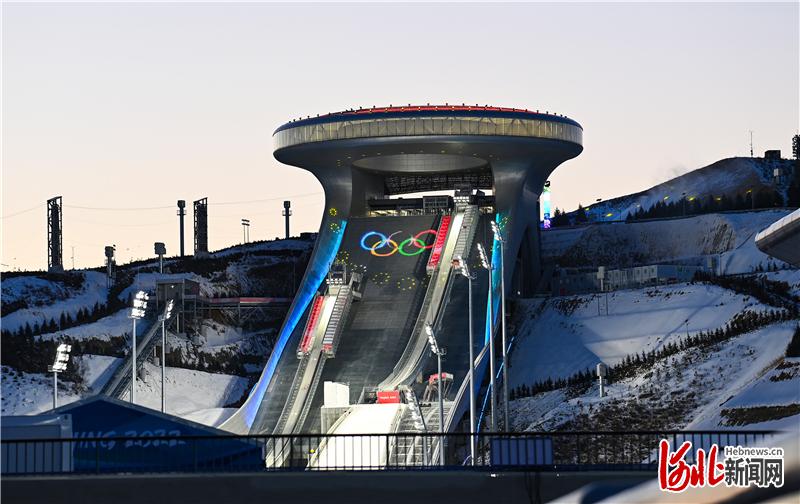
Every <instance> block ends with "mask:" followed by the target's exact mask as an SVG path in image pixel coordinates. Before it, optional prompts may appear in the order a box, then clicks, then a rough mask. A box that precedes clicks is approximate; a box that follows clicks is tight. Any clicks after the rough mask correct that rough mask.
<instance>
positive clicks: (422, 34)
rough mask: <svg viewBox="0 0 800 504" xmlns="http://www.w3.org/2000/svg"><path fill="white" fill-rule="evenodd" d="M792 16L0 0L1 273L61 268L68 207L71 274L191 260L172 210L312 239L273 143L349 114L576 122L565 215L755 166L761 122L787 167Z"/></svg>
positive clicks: (313, 220)
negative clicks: (418, 107) (392, 111)
mask: <svg viewBox="0 0 800 504" xmlns="http://www.w3.org/2000/svg"><path fill="white" fill-rule="evenodd" d="M798 15H799V10H798V3H783V4H763V3H761V4H741V3H737V4H720V3H717V4H704V5H695V4H677V3H676V4H630V3H627V4H557V5H553V4H509V5H482V4H437V5H426V4H324V5H319V4H296V5H284V4H267V3H264V4H257V3H247V4H236V5H232V4H153V3H149V4H144V3H140V4H112V3H106V4H103V3H92V4H74V5H70V4H12V3H4V4H3V6H2V58H3V59H2V100H3V101H2V142H3V143H2V169H3V172H2V183H3V187H2V212H3V220H2V260H1V261H0V262H1V263H2V264H3V266H2V269H3V270H8V269H15V268H23V269H43V268H45V267H46V264H47V249H46V244H47V235H46V220H45V207H44V202H45V200H46V199H47V198H49V197H52V196H55V195H61V196H63V197H64V205H65V207H66V208H65V211H64V257H65V261H64V263H65V266H66V267H67V268H69V267H71V265H72V261H71V256H72V247H74V249H75V266H76V267H87V266H97V265H100V264H102V262H103V246H104V245H107V244H116V245H117V250H118V261H121V262H127V261H128V260H130V259H131V258H143V257H148V256H151V255H152V252H153V248H152V247H153V242H154V241H164V242H165V243H166V245H167V252H168V253H169V255H173V254H175V253H177V249H178V222H177V217H176V216H175V201H176V200H177V199H185V200H187V201H188V202H189V205H191V201H192V200H194V199H198V198H201V197H208V199H209V203H210V204H211V207H210V208H209V219H210V225H209V241H210V247H211V248H212V249H218V248H221V247H224V246H228V245H231V244H235V243H238V242H240V241H241V237H242V231H241V226H240V219H241V218H242V217H245V218H249V219H250V220H251V222H252V227H251V238H252V239H254V240H255V239H266V238H273V237H275V236H279V235H282V234H283V221H282V218H281V215H280V213H281V201H282V200H283V199H284V198H289V197H291V198H290V199H292V200H293V206H294V217H293V219H294V220H293V231H314V230H316V228H317V225H318V224H319V220H320V216H321V211H322V203H323V199H322V193H321V187H320V185H319V184H318V183H317V182H316V180H315V179H314V178H313V177H312V176H311V175H310V174H308V173H306V172H304V171H302V170H300V169H297V168H293V167H289V166H282V165H280V164H279V163H278V162H277V161H275V159H274V158H273V157H272V138H271V136H272V132H273V131H274V130H275V128H276V127H278V126H279V125H281V124H282V123H284V122H286V121H287V120H289V119H292V118H296V117H299V116H306V115H316V114H317V113H325V112H329V111H337V110H342V109H347V108H351V107H359V106H373V105H376V106H381V105H388V104H394V105H397V104H405V103H414V104H419V103H423V104H424V103H445V102H448V103H462V102H464V103H480V104H491V105H499V106H510V107H519V108H529V109H541V110H549V111H555V112H558V113H561V114H565V115H567V116H569V117H572V118H574V119H576V120H577V121H578V122H580V123H581V125H583V127H584V152H583V154H581V155H580V156H579V157H578V158H576V159H574V160H572V161H568V162H567V163H565V164H563V165H562V166H561V167H559V168H558V169H557V170H556V172H555V173H554V174H553V175H552V176H551V179H550V180H551V181H552V191H553V192H552V201H553V206H554V207H555V206H557V207H560V208H567V209H573V208H575V207H576V206H577V204H578V203H579V202H580V203H584V204H587V203H590V202H592V201H594V199H595V198H604V199H605V198H610V197H613V196H617V195H622V194H626V193H629V192H634V191H638V190H642V189H645V188H647V187H650V186H651V185H653V184H655V183H658V182H661V181H664V180H666V179H668V178H671V177H672V176H675V175H677V174H679V173H683V172H685V171H688V170H690V169H694V168H698V167H700V166H704V165H706V164H709V163H711V162H713V161H716V160H718V159H721V158H725V157H730V156H737V155H747V154H748V152H749V138H750V137H749V130H752V131H753V132H754V133H753V137H754V146H755V150H756V152H757V153H762V154H763V151H764V150H765V149H773V148H775V149H781V150H782V151H783V152H784V155H785V156H788V155H789V154H790V150H791V136H792V135H793V134H795V133H796V132H797V129H798V122H799V120H798V108H800V105H799V104H798V88H800V85H799V82H798V57H799V56H800V49H799V48H798V39H799V37H800V33H798V26H799V25H800V19H799V18H798ZM253 200H257V201H256V202H253ZM265 200H266V201H265ZM223 202H225V203H231V204H225V205H222V204H218V203H223ZM236 202H250V203H236ZM81 207H83V208H81ZM87 207H88V208H87ZM31 208H34V209H33V210H30V211H27V212H23V211H25V210H28V209H31ZM19 212H23V213H19ZM187 217H188V220H187V224H189V225H188V226H187V227H188V228H189V229H190V228H191V224H190V223H191V220H190V219H191V212H189V215H188V216H187ZM187 238H188V240H189V243H191V238H192V235H191V232H187ZM187 249H188V250H191V245H189V246H188V247H187Z"/></svg>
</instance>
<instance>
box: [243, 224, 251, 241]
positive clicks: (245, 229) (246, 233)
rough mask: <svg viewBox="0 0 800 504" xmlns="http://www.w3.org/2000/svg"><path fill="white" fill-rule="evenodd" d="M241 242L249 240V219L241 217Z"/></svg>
mask: <svg viewBox="0 0 800 504" xmlns="http://www.w3.org/2000/svg"><path fill="white" fill-rule="evenodd" d="M242 242H243V243H249V242H250V219H242Z"/></svg>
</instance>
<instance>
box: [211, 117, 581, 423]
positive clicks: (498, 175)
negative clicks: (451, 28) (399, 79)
mask: <svg viewBox="0 0 800 504" xmlns="http://www.w3.org/2000/svg"><path fill="white" fill-rule="evenodd" d="M582 137H583V128H582V127H581V126H580V124H578V123H577V122H576V121H574V120H572V119H569V118H567V117H564V116H561V115H556V114H550V113H541V112H538V111H537V112H533V111H529V110H522V109H513V108H499V107H489V106H463V105H462V106H451V105H443V106H429V105H426V106H403V107H392V106H390V107H386V108H371V109H358V110H348V111H343V112H337V113H331V114H327V115H324V116H318V117H313V118H307V119H300V120H295V121H292V122H289V123H286V124H284V125H282V126H280V127H279V128H278V129H277V130H276V131H275V133H274V134H273V140H274V146H275V151H274V156H275V158H276V159H277V160H278V161H280V162H282V163H285V164H289V165H292V166H296V167H299V168H302V169H304V170H308V171H310V172H311V173H313V174H314V176H315V177H316V178H317V179H318V180H319V181H320V183H321V184H322V187H323V189H324V191H325V213H324V215H323V219H322V224H321V226H320V230H319V235H318V239H317V243H316V246H315V249H314V252H313V254H312V256H311V260H310V263H309V266H308V269H307V271H306V273H305V276H304V278H303V283H302V286H301V288H300V290H299V291H298V293H297V296H296V298H295V300H294V302H293V304H292V307H291V308H290V310H289V313H288V315H287V319H286V321H285V322H284V326H283V327H282V329H281V332H280V334H279V337H278V341H277V342H276V346H275V351H274V352H273V355H272V357H271V358H270V360H269V362H268V363H267V366H266V367H265V369H264V372H263V374H262V376H261V380H260V381H259V383H258V384H257V385H256V386H255V387H254V389H253V390H252V392H251V394H250V397H249V398H248V400H247V401H246V403H245V404H244V406H243V407H242V408H241V409H240V410H239V411H238V412H237V413H236V414H235V415H234V416H233V417H232V418H231V419H230V420H229V421H228V422H226V425H225V426H224V427H225V428H228V429H229V430H233V431H239V432H246V431H248V430H250V429H251V428H252V429H255V428H256V427H255V426H253V421H254V418H255V415H256V410H257V409H258V406H259V404H260V402H261V399H262V398H263V396H264V394H265V393H268V389H270V381H271V380H272V379H273V375H274V374H276V373H275V371H276V367H277V366H278V359H279V358H280V352H282V350H283V346H285V344H286V341H287V340H288V338H289V337H290V336H291V334H292V332H293V331H294V330H295V327H296V326H297V325H298V323H299V322H300V320H301V318H302V316H303V313H304V312H305V311H306V309H307V307H308V305H309V303H310V300H311V298H312V297H313V295H314V293H315V292H316V290H317V288H318V287H319V285H320V284H321V283H322V282H323V280H324V278H325V275H326V274H327V272H328V268H329V266H330V264H331V263H332V261H333V259H334V257H335V256H336V253H337V250H338V249H339V246H340V244H341V242H342V236H343V234H344V232H345V228H346V226H347V223H348V220H350V219H353V218H357V217H366V216H368V215H369V210H370V201H375V200H380V199H384V198H386V197H388V196H392V195H397V194H407V193H420V192H426V191H442V190H453V189H457V188H464V187H469V188H471V189H482V190H489V191H492V193H493V197H494V210H495V216H494V219H495V221H496V222H498V224H499V225H500V229H501V230H502V232H503V234H504V239H505V242H506V245H505V246H504V255H505V257H504V259H505V274H506V279H505V280H506V282H505V284H506V286H508V287H507V290H509V291H510V292H514V293H515V294H516V293H517V292H519V293H520V294H521V295H523V296H525V295H527V294H531V293H533V291H534V289H535V287H536V284H537V282H538V280H539V277H540V275H541V273H540V271H541V269H540V252H539V251H540V246H539V195H540V194H541V192H542V189H543V186H544V183H545V181H546V179H547V177H548V176H549V175H550V173H551V172H552V171H553V170H554V169H555V168H556V167H557V166H558V165H560V164H561V163H563V162H564V161H566V160H568V159H571V158H574V157H576V156H577V155H578V154H580V153H581V151H582V150H583V147H582ZM497 256H499V254H494V257H493V262H499V259H498V258H497ZM499 284H500V281H499V273H498V274H496V278H493V279H492V286H493V289H495V290H499ZM495 299H497V297H496V298H495ZM276 352H277V353H278V355H277V356H276V355H275V353H276ZM278 374H279V373H278Z"/></svg>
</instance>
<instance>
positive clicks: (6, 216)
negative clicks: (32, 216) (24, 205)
mask: <svg viewBox="0 0 800 504" xmlns="http://www.w3.org/2000/svg"><path fill="white" fill-rule="evenodd" d="M43 206H44V203H39V204H38V205H36V206H34V207H30V208H28V209H25V210H20V211H19V212H14V213H12V214H8V215H4V216H3V218H4V219H10V218H11V217H16V216H17V215H22V214H24V213H28V212H32V211H34V210H36V209H37V208H42V207H43Z"/></svg>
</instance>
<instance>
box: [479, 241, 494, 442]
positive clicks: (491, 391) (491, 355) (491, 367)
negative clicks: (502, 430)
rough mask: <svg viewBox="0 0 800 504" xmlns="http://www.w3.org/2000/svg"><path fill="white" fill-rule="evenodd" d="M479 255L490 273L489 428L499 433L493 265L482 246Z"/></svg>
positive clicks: (482, 264) (480, 245)
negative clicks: (496, 412) (496, 410)
mask: <svg viewBox="0 0 800 504" xmlns="http://www.w3.org/2000/svg"><path fill="white" fill-rule="evenodd" d="M478 254H479V255H480V257H481V266H483V267H484V269H486V271H488V272H489V396H490V399H489V401H490V403H491V404H490V410H489V411H490V415H491V417H490V422H489V428H490V430H491V432H496V431H497V415H496V414H495V405H496V404H497V387H496V386H495V372H494V360H495V357H494V317H493V315H494V313H493V312H494V310H493V309H492V308H493V306H492V303H493V300H492V270H493V268H492V263H490V262H489V257H488V256H487V255H486V250H485V249H484V248H483V245H482V244H480V243H479V244H478Z"/></svg>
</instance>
